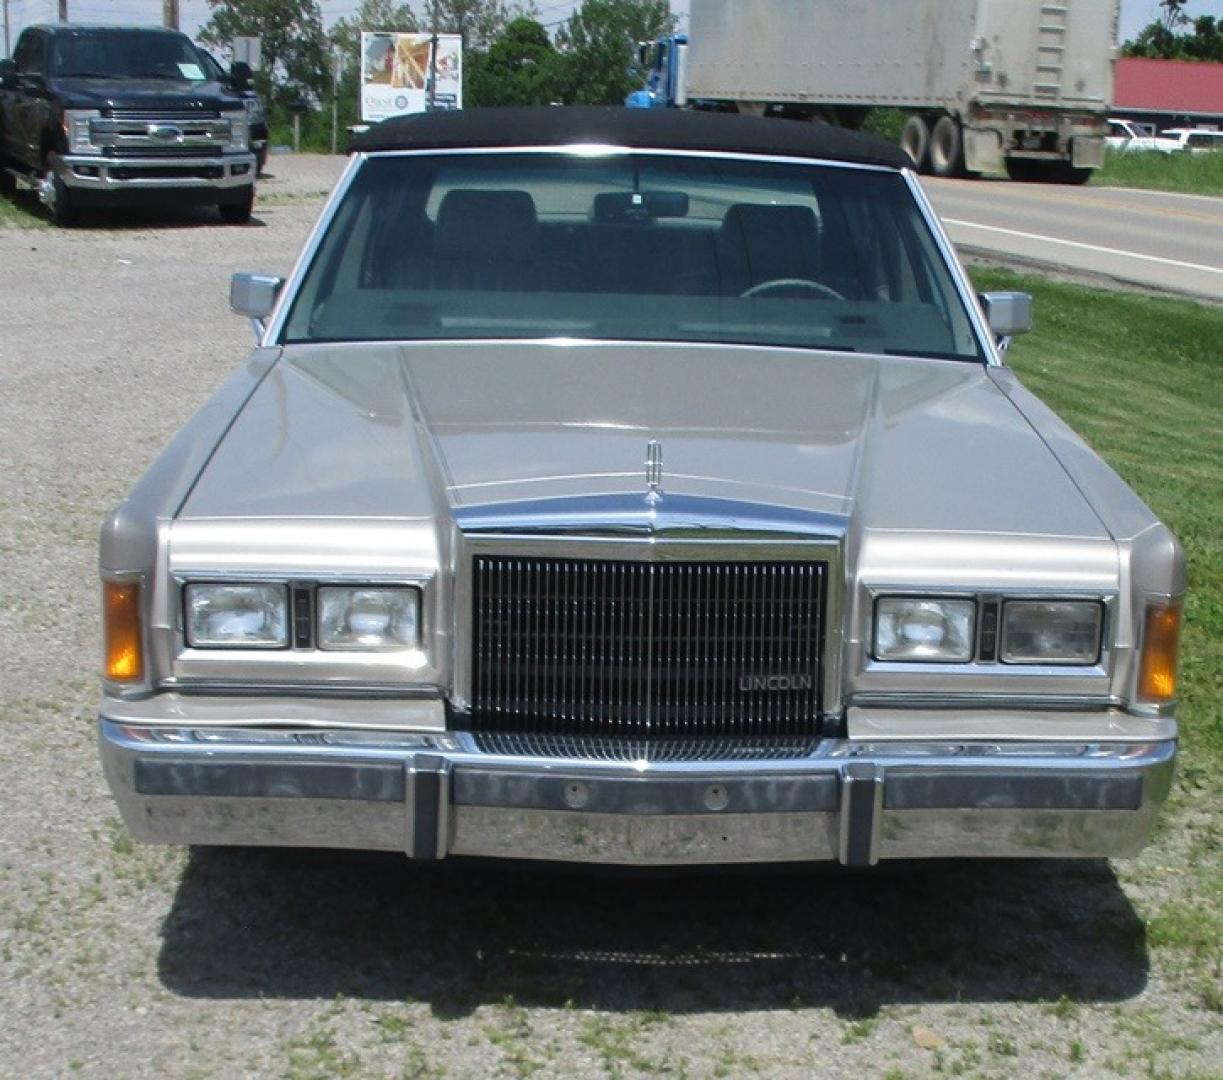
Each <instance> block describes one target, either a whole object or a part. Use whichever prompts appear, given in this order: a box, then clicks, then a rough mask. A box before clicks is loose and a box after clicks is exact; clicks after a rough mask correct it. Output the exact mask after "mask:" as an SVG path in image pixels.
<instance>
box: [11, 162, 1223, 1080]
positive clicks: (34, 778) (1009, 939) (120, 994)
mask: <svg viewBox="0 0 1223 1080" xmlns="http://www.w3.org/2000/svg"><path fill="white" fill-rule="evenodd" d="M271 169H272V172H273V173H274V174H275V176H274V178H272V179H269V180H267V181H266V182H265V183H263V184H262V185H261V192H260V196H261V199H260V205H259V206H258V208H257V210H256V216H257V224H254V225H252V226H250V227H248V228H227V227H222V226H219V225H216V224H214V223H213V221H212V219H211V217H210V216H208V215H205V214H202V213H201V214H199V215H196V216H187V217H183V216H176V217H171V218H158V219H143V218H142V219H123V220H121V221H114V220H110V219H107V220H105V221H97V222H94V223H92V224H91V225H89V226H88V227H86V228H83V229H79V230H73V231H69V232H60V231H56V230H52V229H46V228H21V227H16V226H7V227H4V226H0V296H2V297H3V303H2V304H0V380H2V386H3V393H2V394H0V493H2V494H0V500H2V504H3V506H4V510H5V513H4V514H3V517H2V518H0V555H2V558H0V657H2V658H3V687H4V695H3V702H4V704H3V712H2V713H0V725H2V728H0V730H2V732H3V739H2V741H0V793H2V794H0V807H2V809H3V814H2V817H0V950H2V959H3V963H2V965H0V1017H2V1018H3V1021H2V1022H0V1074H3V1075H7V1076H12V1077H61V1076H66V1075H74V1074H80V1075H87V1076H96V1077H108V1078H109V1077H164V1076H169V1077H179V1076H182V1077H188V1076H190V1077H204V1076H219V1077H230V1076H233V1077H238V1076H285V1077H296V1078H305V1077H331V1076H374V1077H382V1076H388V1077H390V1076H419V1077H424V1076H438V1075H443V1074H444V1075H447V1076H456V1077H469V1076H470V1077H482V1076H491V1075H507V1076H516V1075H523V1076H526V1075H532V1074H538V1075H539V1076H555V1077H562V1076H574V1075H582V1076H602V1075H607V1076H631V1075H642V1074H654V1073H664V1074H671V1075H676V1076H717V1077H737V1076H743V1075H751V1074H756V1075H760V1076H813V1075H818V1076H853V1077H861V1076H889V1077H893V1078H895V1077H901V1076H913V1077H918V1076H931V1075H938V1074H963V1075H984V1076H995V1077H1011V1076H1013V1077H1036V1076H1047V1077H1061V1076H1084V1077H1088V1076H1090V1077H1096V1076H1114V1075H1133V1076H1167V1077H1186V1076H1192V1075H1196V1076H1202V1077H1205V1076H1220V1075H1223V1031H1221V1026H1220V1022H1219V1008H1220V1005H1219V991H1218V989H1217V974H1218V973H1217V972H1216V973H1215V976H1216V981H1215V983H1214V984H1213V987H1214V988H1213V990H1212V989H1211V988H1210V987H1209V986H1207V987H1206V988H1205V989H1203V985H1202V983H1201V981H1200V978H1199V977H1198V976H1197V975H1196V974H1194V972H1193V970H1192V968H1191V966H1188V965H1187V964H1186V962H1185V958H1184V956H1183V954H1182V951H1180V950H1178V949H1177V948H1175V947H1171V946H1160V945H1157V944H1156V943H1155V942H1153V941H1150V940H1148V933H1147V928H1148V919H1149V912H1150V911H1151V909H1152V906H1153V905H1156V904H1159V903H1162V902H1163V901H1165V900H1166V899H1167V898H1168V897H1169V896H1173V897H1175V896H1176V895H1177V890H1178V889H1179V890H1181V891H1182V892H1183V891H1184V890H1185V889H1186V886H1185V884H1184V883H1185V882H1186V881H1187V880H1191V875H1189V874H1187V872H1186V867H1187V866H1188V864H1189V861H1190V860H1191V859H1193V858H1195V857H1217V855H1213V854H1212V853H1215V852H1216V851H1217V849H1216V848H1215V847H1211V846H1209V845H1208V846H1207V847H1206V848H1204V849H1203V848H1202V846H1201V845H1200V844H1199V845H1198V846H1197V847H1195V846H1194V837H1195V835H1200V833H1201V829H1202V828H1203V827H1205V828H1207V829H1213V828H1214V827H1213V826H1212V825H1211V824H1210V823H1209V822H1194V821H1192V820H1190V813H1189V811H1188V810H1180V811H1177V812H1174V813H1173V814H1171V815H1170V816H1169V820H1168V822H1167V824H1166V825H1165V826H1164V828H1163V830H1162V833H1161V835H1160V838H1159V839H1158V841H1157V843H1156V845H1155V846H1154V847H1152V848H1151V849H1149V850H1148V851H1147V852H1146V853H1145V854H1144V855H1143V856H1142V857H1141V858H1139V859H1136V860H1132V861H1128V862H1118V863H1112V864H1110V863H1107V862H1102V861H1101V862H1083V863H1077V864H1059V863H1024V864H1006V863H1000V862H988V861H982V862H980V863H975V864H972V865H959V866H955V865H941V864H939V865H927V866H920V867H916V868H899V869H898V868H892V867H889V868H886V869H884V870H881V871H878V872H871V873H864V874H849V873H842V872H832V871H828V872H802V873H789V874H779V873H760V874H750V875H749V874H691V875H672V876H660V875H624V874H602V875H600V874H589V873H588V874H576V873H574V874H566V873H561V872H558V871H556V870H552V869H544V868H526V869H523V868H504V867H500V866H489V865H480V864H471V863H469V864H465V865H464V864H442V865H440V866H438V867H413V866H411V865H409V864H408V863H407V862H406V860H402V859H398V858H393V857H381V856H379V857H374V856H368V857H366V856H355V855H337V854H333V853H318V852H283V851H282V852H265V851H254V850H233V851H222V850H188V849H181V848H151V847H143V846H139V845H135V844H133V843H132V841H131V840H130V838H129V837H128V836H127V834H126V832H125V831H124V829H123V827H122V826H121V824H120V823H119V820H118V816H117V813H116V810H115V807H114V806H113V804H112V803H111V801H110V798H109V796H108V794H107V791H106V789H105V785H104V783H103V780H102V777H101V774H100V770H99V768H98V765H97V760H96V753H95V749H94V716H95V709H96V704H97V695H98V688H97V681H96V680H97V675H96V670H97V665H98V658H99V653H100V647H99V641H98V634H97V616H98V611H97V594H98V587H97V577H96V570H95V543H96V530H97V526H98V524H99V522H100V520H101V518H102V516H103V514H104V513H105V511H106V510H107V509H108V508H109V507H111V506H112V505H113V504H114V503H115V502H116V501H117V500H118V499H119V498H120V497H121V496H122V494H123V492H124V491H125V489H126V488H127V487H128V486H129V485H130V484H131V482H132V481H133V480H134V479H135V477H136V476H137V475H138V474H139V472H140V470H141V469H142V468H143V467H144V466H145V465H146V464H147V463H148V461H149V460H150V459H151V458H152V457H153V455H154V454H155V453H156V452H157V450H158V449H159V448H160V447H161V446H162V445H163V444H164V443H165V441H166V440H167V439H168V438H169V437H170V435H171V434H172V433H173V432H174V431H175V430H176V429H177V427H178V426H179V425H180V424H181V423H182V421H183V420H184V419H185V418H186V417H187V416H188V415H189V414H190V413H191V412H192V411H193V409H195V407H196V406H197V405H198V404H199V403H200V402H201V401H202V400H203V399H204V397H205V396H206V395H207V394H208V392H209V391H210V390H211V389H212V388H213V387H214V386H216V385H217V384H218V383H219V382H220V381H221V380H222V379H223V377H224V376H225V375H226V373H227V372H228V371H229V370H230V369H231V368H232V367H233V366H234V365H235V364H236V363H237V362H238V361H239V360H240V359H241V358H242V357H243V355H244V353H245V351H246V349H247V348H248V347H249V342H250V335H249V331H248V329H247V327H246V326H245V325H244V324H243V323H242V321H241V320H239V319H237V318H235V317H233V316H231V315H230V314H229V313H228V311H227V308H226V294H227V280H228V277H229V274H230V273H231V271H232V270H234V269H258V270H267V271H271V272H280V273H283V272H285V271H287V270H288V269H289V267H290V265H291V263H292V260H293V258H294V255H295V253H296V251H297V249H298V247H299V245H300V244H301V242H302V240H303V238H304V236H305V235H306V232H307V230H308V228H309V227H310V224H311V222H312V220H313V218H314V216H315V214H316V213H317V209H318V195H319V194H320V193H321V192H323V191H325V190H326V189H327V187H328V186H329V184H330V183H331V182H332V180H333V178H334V175H335V171H336V162H335V161H334V160H331V159H326V158H310V157H306V156H302V157H296V158H290V157H276V158H273V159H272V161H271ZM1203 851H1205V853H1206V854H1204V855H1203V854H1202V852H1203ZM1185 899H1186V901H1187V902H1189V901H1192V897H1186V898H1185ZM1195 979H1196V980H1197V981H1195Z"/></svg>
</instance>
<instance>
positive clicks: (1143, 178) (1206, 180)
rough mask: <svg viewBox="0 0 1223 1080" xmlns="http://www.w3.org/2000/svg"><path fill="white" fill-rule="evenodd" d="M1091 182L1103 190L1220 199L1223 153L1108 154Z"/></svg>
mask: <svg viewBox="0 0 1223 1080" xmlns="http://www.w3.org/2000/svg"><path fill="white" fill-rule="evenodd" d="M1091 182H1092V183H1093V184H1096V185H1103V186H1105V187H1136V188H1154V189H1156V190H1158V191H1181V192H1187V193H1189V194H1191V195H1223V152H1216V153H1210V154H1161V153H1159V152H1158V151H1155V150H1152V151H1149V152H1144V153H1132V154H1119V153H1110V154H1109V155H1108V156H1107V157H1106V158H1105V159H1104V168H1102V169H1099V170H1097V172H1096V174H1095V176H1093V177H1092V178H1091Z"/></svg>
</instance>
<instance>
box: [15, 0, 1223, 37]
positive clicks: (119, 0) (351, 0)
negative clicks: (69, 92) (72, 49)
mask: <svg viewBox="0 0 1223 1080" xmlns="http://www.w3.org/2000/svg"><path fill="white" fill-rule="evenodd" d="M0 5H5V6H7V9H8V16H9V29H10V45H9V48H10V49H11V48H12V46H13V45H15V44H16V43H17V35H18V34H19V33H20V32H21V28H22V27H23V26H26V25H28V24H29V23H35V22H54V21H55V17H56V8H57V0H0ZM319 6H320V7H321V9H322V12H323V19H324V21H325V22H326V23H327V25H329V26H330V25H331V24H332V23H334V22H335V21H336V20H337V19H342V18H344V17H345V16H347V15H352V14H353V13H355V12H356V10H357V9H358V8H359V7H360V6H361V3H360V0H319ZM415 6H416V7H417V9H423V8H424V6H425V5H424V3H423V0H418V2H417V3H416V5H415ZM535 6H536V9H537V11H538V12H539V20H540V22H542V23H544V24H545V25H555V24H557V23H560V22H563V21H564V20H565V19H566V18H568V16H569V14H570V13H571V12H572V11H573V8H574V6H575V5H574V3H573V0H535ZM671 7H672V10H674V11H675V12H676V13H677V14H678V15H679V16H680V19H681V28H682V24H683V20H684V19H685V18H686V17H687V13H688V0H672V2H671ZM179 9H180V12H181V18H182V27H183V29H184V30H185V31H186V32H187V33H188V34H191V35H192V36H193V37H194V36H195V34H196V33H197V32H198V30H199V28H200V27H201V26H203V24H204V23H205V22H207V20H208V3H207V0H179ZM1186 12H1187V14H1188V15H1189V16H1190V17H1191V18H1192V17H1195V16H1198V15H1214V16H1215V17H1216V18H1219V19H1223V0H1189V3H1188V4H1187V6H1186ZM1158 16H1159V3H1158V0H1122V3H1121V40H1122V41H1125V40H1127V39H1128V38H1132V37H1133V36H1134V35H1135V34H1137V33H1138V31H1139V30H1141V29H1142V27H1144V26H1145V25H1146V24H1147V23H1149V22H1153V21H1154V20H1155V19H1157V18H1158ZM68 17H69V18H70V19H72V20H74V21H77V22H96V23H151V22H160V21H161V17H162V0H68ZM3 45H4V42H3V41H2V40H0V49H2V48H3Z"/></svg>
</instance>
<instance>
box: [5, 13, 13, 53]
mask: <svg viewBox="0 0 1223 1080" xmlns="http://www.w3.org/2000/svg"><path fill="white" fill-rule="evenodd" d="M12 51H13V50H12V48H11V47H10V46H9V40H8V0H4V55H5V56H8V55H10V54H11V53H12Z"/></svg>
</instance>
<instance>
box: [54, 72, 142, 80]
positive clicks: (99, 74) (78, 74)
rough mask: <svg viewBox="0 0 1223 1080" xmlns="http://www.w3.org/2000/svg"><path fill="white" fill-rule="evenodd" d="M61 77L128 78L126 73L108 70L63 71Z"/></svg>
mask: <svg viewBox="0 0 1223 1080" xmlns="http://www.w3.org/2000/svg"><path fill="white" fill-rule="evenodd" d="M59 78H61V79H126V78H127V76H126V75H114V74H111V73H110V72H106V71H61V72H60V73H59Z"/></svg>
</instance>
